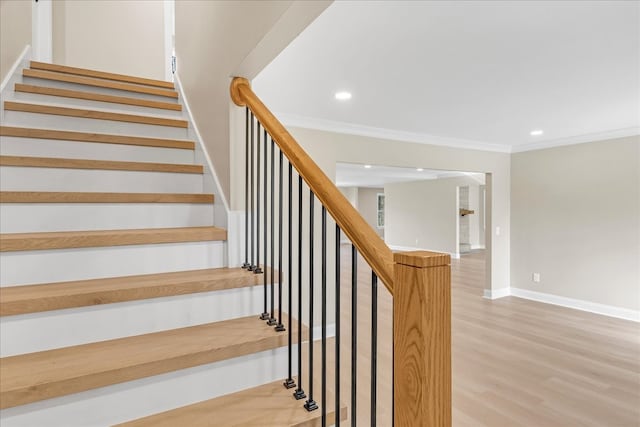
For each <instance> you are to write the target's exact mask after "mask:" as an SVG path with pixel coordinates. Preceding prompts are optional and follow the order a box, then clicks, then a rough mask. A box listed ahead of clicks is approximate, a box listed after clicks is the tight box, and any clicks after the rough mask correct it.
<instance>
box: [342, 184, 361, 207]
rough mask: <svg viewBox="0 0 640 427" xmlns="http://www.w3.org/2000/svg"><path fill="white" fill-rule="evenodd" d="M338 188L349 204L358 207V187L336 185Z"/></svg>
mask: <svg viewBox="0 0 640 427" xmlns="http://www.w3.org/2000/svg"><path fill="white" fill-rule="evenodd" d="M338 190H340V192H341V193H342V194H343V195H344V197H346V198H347V200H348V201H349V203H351V206H353V207H354V208H356V209H358V187H338Z"/></svg>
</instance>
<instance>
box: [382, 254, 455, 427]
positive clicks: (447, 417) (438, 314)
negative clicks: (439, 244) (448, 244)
mask: <svg viewBox="0 0 640 427" xmlns="http://www.w3.org/2000/svg"><path fill="white" fill-rule="evenodd" d="M394 263H395V266H394V270H395V272H394V295H393V312H394V313H393V318H394V326H393V337H394V343H393V345H394V402H393V404H394V421H395V426H396V427H405V426H406V427H415V426H420V427H436V426H437V427H449V426H451V266H450V263H451V257H450V256H449V255H447V254H441V253H434V252H427V251H416V252H402V253H396V254H394Z"/></svg>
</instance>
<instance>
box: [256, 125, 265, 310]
mask: <svg viewBox="0 0 640 427" xmlns="http://www.w3.org/2000/svg"><path fill="white" fill-rule="evenodd" d="M257 124H258V126H257V129H256V140H257V141H258V143H257V150H256V153H257V162H256V165H257V173H256V264H255V266H254V267H253V272H254V273H256V274H261V273H262V272H263V271H262V268H260V122H257ZM264 143H265V145H266V144H267V141H265V142H264ZM264 186H265V188H266V186H267V184H266V182H265V184H264ZM265 197H266V196H265ZM264 216H265V221H266V216H267V210H266V209H265V210H264ZM265 261H266V251H265ZM265 315H266V316H268V313H267V275H266V274H265V275H264V311H263V312H262V314H261V315H260V319H262V320H264V319H265Z"/></svg>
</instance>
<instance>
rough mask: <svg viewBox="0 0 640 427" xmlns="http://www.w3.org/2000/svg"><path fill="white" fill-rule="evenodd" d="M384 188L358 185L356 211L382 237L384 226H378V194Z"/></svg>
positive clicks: (382, 191)
mask: <svg viewBox="0 0 640 427" xmlns="http://www.w3.org/2000/svg"><path fill="white" fill-rule="evenodd" d="M379 193H384V188H366V187H358V206H357V208H358V212H360V215H362V217H363V218H364V219H365V220H366V221H367V223H368V224H369V225H370V226H371V228H373V229H374V230H375V231H376V233H378V235H379V236H380V237H382V238H383V239H384V228H378V194H379Z"/></svg>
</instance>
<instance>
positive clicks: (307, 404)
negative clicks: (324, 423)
mask: <svg viewBox="0 0 640 427" xmlns="http://www.w3.org/2000/svg"><path fill="white" fill-rule="evenodd" d="M314 197H315V196H314V195H313V190H311V189H309V399H307V401H306V402H305V404H304V407H305V409H306V410H307V411H309V412H311V411H314V410H316V409H318V404H317V403H316V402H315V401H314V400H313V231H314V227H313V200H314Z"/></svg>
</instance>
